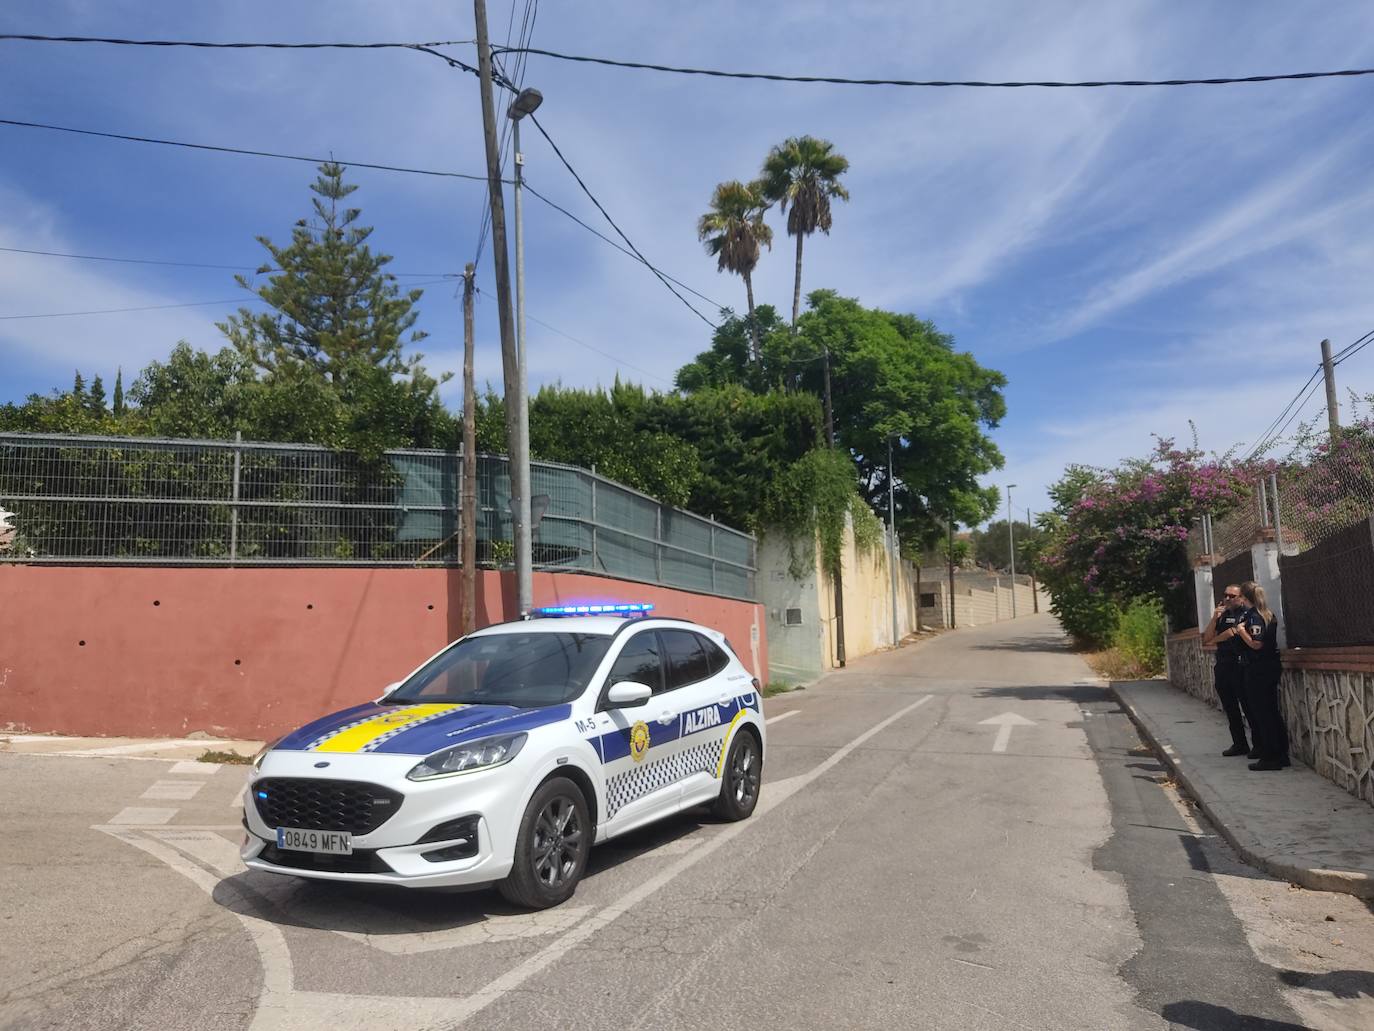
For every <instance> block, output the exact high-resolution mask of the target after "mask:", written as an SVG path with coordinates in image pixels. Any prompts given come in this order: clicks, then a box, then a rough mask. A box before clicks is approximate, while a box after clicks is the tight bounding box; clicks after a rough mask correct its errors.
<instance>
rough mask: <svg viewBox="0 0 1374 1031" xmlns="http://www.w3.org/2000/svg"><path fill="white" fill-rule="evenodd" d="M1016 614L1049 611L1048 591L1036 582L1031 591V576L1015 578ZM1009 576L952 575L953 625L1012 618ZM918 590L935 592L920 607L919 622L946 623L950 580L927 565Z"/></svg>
mask: <svg viewBox="0 0 1374 1031" xmlns="http://www.w3.org/2000/svg"><path fill="white" fill-rule="evenodd" d="M1016 580H1017V582H1016V589H1015V593H1016V615H1017V616H1018V617H1019V616H1029V615H1031V614H1032V613H1033V612H1035V611H1036V603H1037V595H1038V603H1039V611H1041V612H1048V611H1049V603H1050V598H1049V594H1048V593H1047V592H1046V591H1045V590H1044V589H1043V588H1039V587H1038V585H1037V590H1035V591H1032V590H1031V586H1030V578H1029V577H1022V576H1018V577H1017V578H1016ZM1009 581H1010V578H1009V577H1005V576H1004V577H997V576H995V575H990V574H987V573H982V572H976V573H968V572H956V573H955V574H954V625H955V626H979V625H981V624H983V623H996V622H1000V621H1002V620H1004V619H1011V618H1012V615H1011V612H1012V586H1011V584H1010V582H1009ZM921 591H922V593H924V594H934V595H935V605H933V606H927V607H924V608H922V609H921V623H922V624H923V625H925V626H931V627H945V626H948V625H949V579H948V573H946V572H945V571H944V570H940V569H935V568H927V569H925V570H923V571H922V575H921Z"/></svg>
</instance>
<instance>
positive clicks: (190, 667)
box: [0, 565, 768, 739]
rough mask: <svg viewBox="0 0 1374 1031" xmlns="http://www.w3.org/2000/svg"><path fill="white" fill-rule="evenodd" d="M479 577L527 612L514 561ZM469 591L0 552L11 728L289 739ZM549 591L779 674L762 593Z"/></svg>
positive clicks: (611, 583) (453, 617) (496, 598)
mask: <svg viewBox="0 0 1374 1031" xmlns="http://www.w3.org/2000/svg"><path fill="white" fill-rule="evenodd" d="M477 588H478V590H477V595H478V596H477V621H478V624H479V625H481V626H486V625H488V624H490V623H494V622H499V621H501V620H502V619H505V618H507V615H506V613H512V614H513V611H514V607H515V606H514V595H515V591H514V580H513V576H512V574H510V573H496V572H485V571H484V572H481V573H479V574H478V582H477ZM460 591H461V575H460V573H459V572H458V571H457V570H448V569H362V568H357V569H354V568H329V569H311V568H291V569H263V568H247V569H243V568H240V569H202V568H175V569H173V568H149V567H144V566H139V567H114V566H81V567H72V566H12V565H0V727H8V728H10V729H21V730H27V731H35V732H46V731H52V732H57V733H63V734H81V735H101V736H132V737H155V736H157V737H160V736H174V737H180V736H184V735H186V734H188V733H190V732H192V731H206V732H208V733H209V734H212V735H214V736H217V737H232V738H246V739H260V738H270V737H275V736H276V735H277V734H279V733H282V732H283V731H285V730H289V729H290V728H292V727H294V726H297V725H299V724H301V723H304V722H306V721H307V720H309V719H312V718H313V717H315V716H318V715H320V714H322V713H325V712H328V711H330V710H333V709H339V708H343V707H345V706H348V705H352V704H355V703H357V702H361V701H365V700H367V699H369V698H373V697H376V695H378V694H379V693H380V692H381V689H382V688H383V687H384V686H385V685H386V684H388V683H390V682H392V681H394V680H398V679H400V678H401V677H402V676H404V675H405V674H407V673H409V672H410V671H411V670H412V669H414V668H415V667H416V666H418V665H419V664H420V663H421V662H423V661H424V660H425V659H426V658H428V657H429V656H430V655H432V654H433V653H434V652H436V651H438V650H439V649H440V648H442V647H443V646H444V645H445V644H446V643H447V642H449V641H450V640H452V639H454V638H455V637H458V636H459V634H460V633H461V628H460V626H459V621H460V620H459V614H460ZM534 598H535V604H536V605H560V604H562V605H567V604H575V603H583V602H588V603H589V602H597V601H616V600H622V601H624V600H630V601H651V602H653V603H654V605H655V613H656V614H657V615H663V616H677V617H681V618H684V619H691V620H694V621H696V622H699V623H703V624H705V625H707V626H711V627H714V628H716V629H718V630H720V631H722V632H723V633H724V634H725V635H726V636H727V637H729V638H730V641H731V643H732V644H734V645H735V647H736V648H737V649H738V650H739V651H740V658H741V659H743V660H744V664H745V665H746V666H748V667H750V668H751V669H753V670H754V671H755V673H756V675H758V676H759V678H760V679H761V680H766V679H767V669H768V659H767V652H766V643H765V635H764V633H763V628H764V621H763V620H764V615H763V611H762V609H761V607H760V606H758V605H755V604H754V603H752V602H744V601H732V600H729V599H726V598H716V597H712V596H709V595H703V594H692V593H690V592H687V591H677V590H671V589H668V588H664V587H655V586H651V585H648V584H640V583H631V582H627V581H621V580H612V579H608V578H605V577H596V576H589V575H584V574H579V573H536V574H535V578H534ZM751 638H757V645H756V647H757V649H758V651H757V659H755V657H754V655H753V649H752V648H751Z"/></svg>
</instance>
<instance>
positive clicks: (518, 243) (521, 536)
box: [506, 89, 544, 618]
mask: <svg viewBox="0 0 1374 1031" xmlns="http://www.w3.org/2000/svg"><path fill="white" fill-rule="evenodd" d="M543 102H544V94H542V93H540V92H539V91H538V90H537V89H526V90H521V91H520V94H519V95H518V96H517V97H516V98H515V99H514V100H512V101H511V105H510V107H509V108H507V110H506V117H507V118H509V119H510V120H511V131H512V149H513V150H514V153H515V364H516V367H517V373H518V374H517V376H516V388H515V389H516V408H517V415H516V419H517V424H518V426H519V439H518V440H517V441H516V442H515V447H514V448H513V450H514V452H515V453H514V454H512V455H511V463H510V465H511V470H510V471H511V481H512V483H511V488H512V489H511V493H512V494H514V495H515V498H514V500H515V505H516V509H517V511H516V512H515V513H514V514H515V597H516V608H518V609H519V611H520V615H521V617H522V618H523V617H524V616H526V615H528V614H529V613H530V611H531V610H532V609H533V608H534V559H533V534H532V529H531V526H530V395H529V380H528V378H527V376H526V373H525V222H524V218H523V214H524V209H523V206H522V201H523V196H522V195H523V193H524V189H523V186H524V181H525V179H524V174H523V173H524V167H525V155H524V154H523V153H522V152H521V150H520V119H522V118H524V117H525V116H526V115H532V114H534V112H535V111H536V110H538V108H539V105H540V104H542V103H543Z"/></svg>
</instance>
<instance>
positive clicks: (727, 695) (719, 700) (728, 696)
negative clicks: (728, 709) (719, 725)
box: [716, 691, 734, 705]
mask: <svg viewBox="0 0 1374 1031" xmlns="http://www.w3.org/2000/svg"><path fill="white" fill-rule="evenodd" d="M733 697H734V695H732V694H731V693H730V692H729V691H726V692H725V693H724V694H723V695H721V696H720V697H719V698H717V699H716V703H717V704H719V705H725V704H727V703H728V702H729V701H730V699H731V698H733Z"/></svg>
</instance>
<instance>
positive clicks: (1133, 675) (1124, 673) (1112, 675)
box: [1083, 648, 1155, 680]
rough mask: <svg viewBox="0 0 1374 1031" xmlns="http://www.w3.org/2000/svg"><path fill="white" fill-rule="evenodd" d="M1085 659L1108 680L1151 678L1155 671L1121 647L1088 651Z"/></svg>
mask: <svg viewBox="0 0 1374 1031" xmlns="http://www.w3.org/2000/svg"><path fill="white" fill-rule="evenodd" d="M1083 660H1084V661H1085V662H1087V664H1088V665H1089V666H1091V667H1092V668H1093V671H1094V672H1096V673H1099V674H1101V675H1102V676H1104V677H1106V678H1107V679H1108V680H1149V679H1150V678H1151V677H1152V676H1154V675H1155V671H1154V670H1152V669H1150V668H1149V667H1148V666H1146V665H1144V664H1143V663H1141V662H1140V660H1139V659H1137V658H1135V657H1134V656H1132V655H1130V654H1129V653H1127V652H1126V651H1124V650H1122V649H1121V648H1108V649H1106V650H1105V651H1100V652H1088V653H1087V654H1085V655H1084V656H1083Z"/></svg>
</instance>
